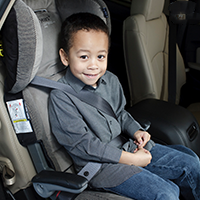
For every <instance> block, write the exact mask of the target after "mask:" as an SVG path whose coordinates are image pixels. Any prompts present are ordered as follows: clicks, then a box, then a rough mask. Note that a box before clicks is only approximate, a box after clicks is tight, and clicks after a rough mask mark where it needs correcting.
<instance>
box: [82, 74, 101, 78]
mask: <svg viewBox="0 0 200 200" xmlns="http://www.w3.org/2000/svg"><path fill="white" fill-rule="evenodd" d="M84 75H85V76H86V77H88V78H95V77H97V76H98V74H84Z"/></svg>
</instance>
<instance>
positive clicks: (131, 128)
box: [49, 68, 153, 188]
mask: <svg viewBox="0 0 200 200" xmlns="http://www.w3.org/2000/svg"><path fill="white" fill-rule="evenodd" d="M59 81H60V82H62V83H64V84H69V85H70V86H71V87H72V88H73V89H74V90H75V92H77V93H78V92H80V91H81V90H82V89H86V90H90V91H91V92H94V93H95V94H96V95H100V96H101V97H102V98H104V99H105V100H106V101H107V102H109V104H110V105H111V107H112V108H113V110H114V112H115V114H116V116H117V120H116V119H115V118H113V117H111V116H109V115H107V114H105V113H103V112H102V111H100V110H98V109H97V108H95V107H93V106H91V105H88V104H87V103H85V102H83V101H81V100H79V99H78V98H76V97H74V96H73V95H70V94H67V93H65V92H64V91H61V90H53V91H52V92H51V94H50V100H49V116H50V123H51V127H52V131H53V133H54V135H55V137H56V138H57V140H58V142H59V143H60V144H61V145H63V146H64V147H65V148H66V150H67V151H68V153H69V154H70V156H71V157H72V159H73V161H74V163H75V166H76V169H77V171H79V170H80V169H81V168H82V167H83V166H85V165H86V164H87V163H88V162H90V161H92V162H100V163H103V165H102V167H101V170H100V171H99V172H98V173H97V175H96V176H95V177H94V178H93V179H92V180H91V181H90V184H91V186H93V187H96V188H103V187H115V186H117V185H119V184H121V183H122V182H124V181H125V180H127V179H128V178H130V177H131V176H133V175H134V174H135V173H139V172H140V171H141V168H139V167H136V166H134V165H132V166H129V165H125V164H120V163H118V162H119V159H120V156H121V153H122V149H120V148H118V147H116V146H115V145H113V144H112V143H111V144H110V141H111V140H113V139H114V138H116V137H117V136H118V135H120V134H121V133H123V134H124V135H126V136H127V137H128V138H130V139H129V140H128V141H127V142H126V144H124V146H123V147H124V148H125V150H126V151H129V152H133V151H134V149H135V148H136V145H135V144H134V142H133V140H132V139H131V138H133V135H134V133H135V132H136V131H137V130H139V129H142V127H141V126H140V124H139V123H138V122H136V121H135V120H134V119H133V118H132V116H131V115H130V114H129V113H128V112H127V111H126V110H125V109H124V106H125V104H126V100H125V97H124V94H123V90H122V87H121V84H120V83H119V81H118V78H117V77H116V76H115V75H114V74H112V73H111V72H108V71H107V72H106V73H105V74H104V76H102V77H101V78H100V79H99V81H98V86H97V88H93V87H91V86H88V85H85V84H84V83H83V82H82V81H80V80H79V79H77V78H76V77H75V76H73V74H72V73H71V71H70V68H68V69H67V72H66V74H65V76H64V77H63V78H61V79H60V80H59ZM152 144H153V142H152ZM150 146H152V145H150ZM148 150H150V149H148Z"/></svg>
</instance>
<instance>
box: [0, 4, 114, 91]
mask: <svg viewBox="0 0 200 200" xmlns="http://www.w3.org/2000/svg"><path fill="white" fill-rule="evenodd" d="M78 12H90V13H93V14H96V15H98V16H99V17H101V18H102V19H103V20H104V22H105V23H106V24H107V25H108V27H109V30H111V25H110V14H109V11H108V9H107V6H106V4H105V3H104V2H103V1H102V0H84V1H83V0H75V1H74V0H42V1H41V0H23V1H22V0H16V2H15V4H14V6H13V8H12V9H11V11H10V13H9V15H8V17H7V19H6V21H5V23H4V25H3V28H2V32H1V34H2V38H3V48H4V55H5V56H4V64H5V66H6V71H7V78H6V83H5V85H6V90H7V91H8V92H10V93H18V92H20V91H22V90H23V89H24V88H25V87H26V86H27V85H28V84H29V83H30V82H31V81H32V79H33V78H34V77H35V75H38V76H42V77H46V78H50V77H52V76H53V75H54V74H57V73H59V72H60V71H62V70H63V67H64V66H63V65H62V64H61V62H60V59H59V54H58V50H59V33H60V28H61V24H62V21H64V20H65V18H66V17H68V16H70V15H71V14H73V13H78Z"/></svg>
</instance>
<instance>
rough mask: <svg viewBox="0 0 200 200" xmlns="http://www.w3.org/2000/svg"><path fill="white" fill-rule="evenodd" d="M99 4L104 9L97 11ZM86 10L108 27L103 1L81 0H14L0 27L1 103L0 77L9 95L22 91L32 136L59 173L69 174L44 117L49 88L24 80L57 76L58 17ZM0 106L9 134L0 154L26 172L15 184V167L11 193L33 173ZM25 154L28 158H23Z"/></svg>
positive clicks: (60, 69) (59, 74) (59, 66)
mask: <svg viewBox="0 0 200 200" xmlns="http://www.w3.org/2000/svg"><path fill="white" fill-rule="evenodd" d="M77 5H78V6H77ZM102 8H104V9H103V10H102ZM86 11H87V12H91V13H93V14H96V15H99V16H100V17H101V18H102V19H103V20H104V21H105V22H106V23H107V24H108V26H109V30H111V27H110V15H109V11H108V9H107V6H106V5H105V4H104V2H103V1H100V0H87V2H86V1H82V0H76V1H73V0H68V1H64V0H56V1H54V0H48V1H47V0H45V1H40V0H24V1H22V0H16V2H15V4H14V6H13V9H12V10H11V12H10V13H9V15H8V17H7V19H6V21H5V23H4V25H3V29H2V38H3V47H4V54H5V56H4V59H3V62H2V63H1V65H4V67H1V68H0V69H1V74H0V75H1V77H2V78H1V101H2V102H3V95H4V79H5V77H6V80H5V88H6V93H9V94H10V93H11V94H13V95H14V96H18V94H20V93H22V96H23V99H24V100H25V102H26V106H27V108H28V111H29V115H30V117H31V123H32V127H33V130H34V132H35V134H36V137H37V140H42V141H43V143H44V146H45V148H46V150H47V153H48V155H49V157H50V158H51V160H52V161H53V164H54V166H55V168H56V170H59V171H60V170H61V171H64V170H67V169H69V170H68V171H70V172H73V168H70V166H72V161H71V158H70V157H69V156H68V154H67V152H66V151H65V149H64V148H63V147H62V146H60V145H59V144H58V143H57V141H56V139H55V137H54V135H53V134H52V133H51V128H50V124H49V119H48V96H49V92H50V89H47V88H43V87H36V86H32V85H29V83H30V82H31V80H32V79H33V78H34V77H35V75H37V76H41V77H45V78H48V79H52V80H55V81H57V80H58V79H59V78H61V77H62V76H63V74H64V73H65V67H64V66H63V65H62V64H61V62H60V59H59V56H58V50H59V33H60V28H61V24H62V21H63V20H64V19H65V18H66V17H68V16H69V15H71V14H72V13H76V12H86ZM4 69H6V70H5V71H6V72H5V71H4ZM1 106H2V107H3V108H2V109H3V110H4V112H5V113H6V114H5V113H4V115H6V118H5V119H3V117H2V119H3V120H1V127H5V128H3V129H1V134H5V135H8V136H9V137H10V138H9V139H7V138H3V139H2V140H1V142H3V143H5V145H3V146H0V154H3V153H4V152H5V154H6V155H9V156H10V155H11V156H10V157H11V158H12V159H11V162H12V164H13V166H14V168H15V167H18V166H19V167H18V168H21V170H23V171H25V172H26V171H27V174H26V175H25V176H26V178H25V180H24V182H25V183H22V184H20V183H19V182H20V181H21V177H22V176H24V172H22V171H17V170H15V171H16V175H17V180H18V182H17V183H16V184H14V185H13V186H12V188H11V191H12V192H13V193H15V192H17V191H18V190H20V189H22V188H26V187H27V185H29V184H30V181H31V179H32V177H33V176H34V175H35V173H36V172H35V170H34V168H33V164H32V162H31V159H30V157H29V156H28V152H27V150H26V148H24V147H22V146H21V145H20V144H19V142H18V141H17V138H16V134H15V132H14V130H13V127H12V124H11V122H10V119H9V117H8V116H7V112H6V108H5V104H3V103H1ZM1 113H2V112H1ZM1 113H0V114H1ZM4 120H5V122H4ZM66 123H67V119H66ZM7 129H11V130H12V131H9V130H7ZM13 138H15V140H13ZM11 143H14V146H15V145H18V146H20V148H22V149H23V151H24V152H25V153H24V152H23V153H21V152H19V153H18V152H16V150H15V149H13V148H9V146H10V144H11ZM16 153H18V154H20V157H21V158H20V159H18V158H17V156H16ZM24 154H25V156H24ZM27 157H29V158H28V159H27ZM27 162H28V164H27ZM30 166H31V167H30ZM30 171H31V173H30Z"/></svg>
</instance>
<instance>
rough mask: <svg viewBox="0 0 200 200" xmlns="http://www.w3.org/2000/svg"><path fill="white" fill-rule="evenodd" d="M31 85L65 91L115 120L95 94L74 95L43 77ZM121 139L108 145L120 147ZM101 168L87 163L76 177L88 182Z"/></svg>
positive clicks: (61, 84) (112, 112)
mask: <svg viewBox="0 0 200 200" xmlns="http://www.w3.org/2000/svg"><path fill="white" fill-rule="evenodd" d="M31 84H33V85H37V86H43V87H47V88H51V89H58V90H62V91H65V92H67V93H69V94H71V95H74V96H75V97H77V98H79V99H80V100H81V101H84V102H85V103H87V104H89V105H91V106H93V107H95V108H97V109H99V110H101V111H103V112H104V113H106V114H108V115H110V116H112V117H114V118H115V119H116V120H117V117H116V115H115V113H114V111H113V109H112V107H111V106H110V104H109V103H108V102H107V101H106V100H105V99H103V98H102V97H100V96H98V95H97V94H94V93H92V92H89V91H87V90H82V91H81V92H79V93H76V92H75V91H74V90H73V89H72V88H71V87H70V86H69V85H67V84H63V83H60V82H56V81H53V80H50V79H46V78H43V77H39V76H36V77H35V78H34V79H33V80H32V82H31ZM123 141H124V140H123V139H122V137H121V136H117V137H116V138H115V139H113V140H112V141H111V142H110V144H112V145H114V146H117V147H119V146H122V144H123ZM101 166H102V163H97V162H88V163H87V164H86V165H85V166H84V167H83V168H82V169H81V171H80V172H79V173H78V175H80V176H83V177H85V178H86V179H87V180H88V181H90V180H91V179H92V177H93V176H94V175H95V174H96V173H97V172H98V171H99V170H100V168H101Z"/></svg>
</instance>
